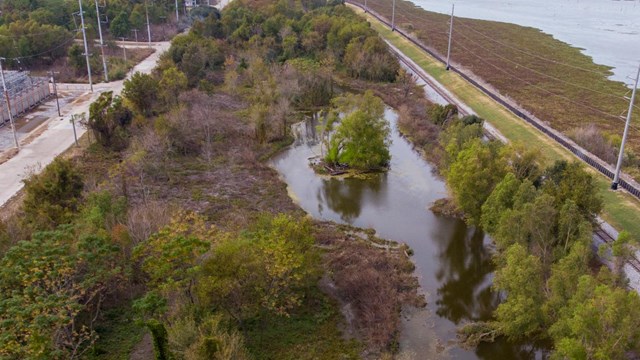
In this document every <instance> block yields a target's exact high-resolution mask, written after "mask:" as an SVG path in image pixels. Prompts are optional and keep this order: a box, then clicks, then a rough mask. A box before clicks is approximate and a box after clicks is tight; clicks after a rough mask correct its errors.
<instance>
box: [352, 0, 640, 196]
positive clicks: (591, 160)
mask: <svg viewBox="0 0 640 360" xmlns="http://www.w3.org/2000/svg"><path fill="white" fill-rule="evenodd" d="M345 2H346V3H348V4H351V5H353V6H356V7H358V8H360V9H362V10H364V11H366V12H367V13H368V14H370V15H371V16H373V17H374V18H376V19H377V20H378V21H380V22H381V23H383V24H385V25H387V26H389V27H390V26H391V23H390V22H389V20H387V19H385V18H384V17H382V16H381V15H380V14H378V13H376V12H375V11H371V9H367V8H365V6H364V4H362V3H360V2H358V1H356V0H345ZM394 31H395V32H396V33H397V34H399V35H400V36H402V37H403V38H404V39H406V40H408V41H409V42H411V43H412V44H414V45H415V46H417V47H418V48H419V49H421V50H423V51H425V52H426V53H428V54H429V55H431V56H432V57H433V58H435V59H436V60H437V61H439V62H441V63H443V64H444V63H446V61H445V59H444V58H443V57H442V55H440V54H437V53H436V52H434V51H433V49H430V48H428V47H426V46H425V45H424V44H422V43H421V42H420V41H418V40H416V39H414V38H413V37H412V36H410V35H409V34H407V33H406V32H405V31H403V30H402V29H400V28H398V27H397V26H396V27H395V29H394ZM450 68H451V71H453V72H455V73H457V74H458V75H460V76H461V77H462V78H463V79H465V80H466V81H467V82H469V83H470V84H471V85H473V86H475V87H476V88H477V89H478V90H480V91H481V92H483V93H484V94H486V95H487V96H489V97H490V98H492V99H493V100H494V101H496V102H497V103H498V104H500V105H502V106H504V107H505V108H506V109H507V110H509V111H510V112H512V113H513V114H514V115H516V116H517V117H519V118H521V119H523V120H524V121H525V122H527V123H529V124H530V125H532V126H533V127H535V128H536V129H538V130H539V131H541V132H542V133H544V134H545V135H547V136H548V137H550V138H551V139H552V140H554V141H555V142H557V143H558V144H560V145H561V146H562V147H564V148H565V149H567V150H568V151H570V152H571V153H573V154H574V155H575V156H576V157H578V158H579V159H580V160H582V161H584V162H585V163H587V164H588V165H589V166H591V167H593V168H594V169H595V170H597V171H598V172H600V173H601V174H603V175H604V176H606V177H608V178H609V179H613V177H614V171H613V167H612V166H611V165H609V164H606V163H605V162H603V161H602V160H600V159H599V158H598V157H597V156H595V155H593V154H591V153H589V152H587V151H586V150H585V149H583V148H581V147H579V146H578V145H576V144H575V143H574V142H573V141H571V140H569V139H568V138H567V137H565V136H563V135H562V134H560V133H559V132H557V131H556V130H554V129H552V128H551V127H549V126H547V125H546V124H544V123H543V122H542V121H541V120H539V119H534V118H532V117H531V116H530V115H529V114H527V113H526V111H524V110H523V109H520V108H519V107H517V106H515V105H513V104H512V103H510V102H508V101H506V100H505V99H504V98H503V97H502V95H500V94H499V93H497V92H496V91H495V90H492V89H489V88H487V87H486V86H485V85H483V84H480V83H479V82H478V81H477V79H474V78H473V77H471V76H469V75H468V74H467V73H466V72H465V71H463V70H462V69H460V68H458V67H456V66H454V65H451V67H450ZM421 78H422V77H421ZM423 80H424V79H423ZM454 104H455V103H454ZM619 185H620V187H621V188H623V189H625V190H626V191H627V192H629V193H630V194H631V195H633V196H635V197H636V198H639V199H640V184H638V183H636V182H635V181H633V180H632V179H630V178H628V177H626V175H625V176H623V178H621V179H620V183H619Z"/></svg>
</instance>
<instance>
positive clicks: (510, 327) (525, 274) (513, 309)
mask: <svg viewBox="0 0 640 360" xmlns="http://www.w3.org/2000/svg"><path fill="white" fill-rule="evenodd" d="M501 262H502V263H503V265H502V266H501V267H500V268H498V270H497V271H496V275H495V278H494V282H493V286H494V287H495V288H497V289H499V290H501V291H504V292H506V294H507V299H506V300H505V301H503V302H502V303H501V304H500V305H498V308H497V309H496V312H495V315H496V319H497V321H498V328H499V330H500V332H501V333H502V334H504V335H506V336H507V337H508V338H510V339H523V338H530V337H532V336H534V335H536V334H537V333H538V332H539V331H540V330H541V325H542V320H543V317H542V311H541V304H542V301H543V296H542V269H541V266H540V261H539V259H538V258H537V257H535V256H533V255H528V254H527V250H526V248H525V247H523V246H522V245H520V244H514V245H511V246H510V247H509V248H508V249H507V250H506V251H505V253H504V255H503V259H501Z"/></svg>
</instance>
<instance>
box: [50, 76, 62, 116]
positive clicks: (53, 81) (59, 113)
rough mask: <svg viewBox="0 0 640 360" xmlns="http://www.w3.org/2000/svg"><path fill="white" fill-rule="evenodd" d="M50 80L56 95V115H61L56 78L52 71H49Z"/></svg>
mask: <svg viewBox="0 0 640 360" xmlns="http://www.w3.org/2000/svg"><path fill="white" fill-rule="evenodd" d="M51 82H52V83H53V92H54V93H55V95H56V106H57V107H58V116H62V113H61V112H60V101H58V87H57V86H56V78H55V76H54V74H53V71H51Z"/></svg>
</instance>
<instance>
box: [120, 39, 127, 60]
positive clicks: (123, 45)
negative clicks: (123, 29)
mask: <svg viewBox="0 0 640 360" xmlns="http://www.w3.org/2000/svg"><path fill="white" fill-rule="evenodd" d="M120 39H122V52H123V53H124V62H125V63H126V62H127V47H126V46H125V44H124V38H123V37H121V38H120Z"/></svg>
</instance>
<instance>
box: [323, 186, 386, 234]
mask: <svg viewBox="0 0 640 360" xmlns="http://www.w3.org/2000/svg"><path fill="white" fill-rule="evenodd" d="M386 179H387V175H386V174H374V175H371V176H370V177H368V178H367V179H366V180H362V179H339V178H329V179H323V181H322V187H321V188H320V189H318V192H317V194H318V195H317V199H318V212H319V213H320V214H323V209H324V206H325V205H326V206H328V207H329V209H331V210H332V211H333V212H335V213H337V214H340V219H341V220H342V221H344V222H346V223H348V224H351V223H353V221H354V220H355V219H356V218H358V217H359V216H360V211H361V207H362V204H369V203H373V204H377V205H378V206H384V202H385V201H386V196H385V195H386V194H387V193H388V192H387V191H383V188H384V187H386V186H387V181H386ZM365 198H366V199H367V200H366V201H365V200H364V199H365Z"/></svg>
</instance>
